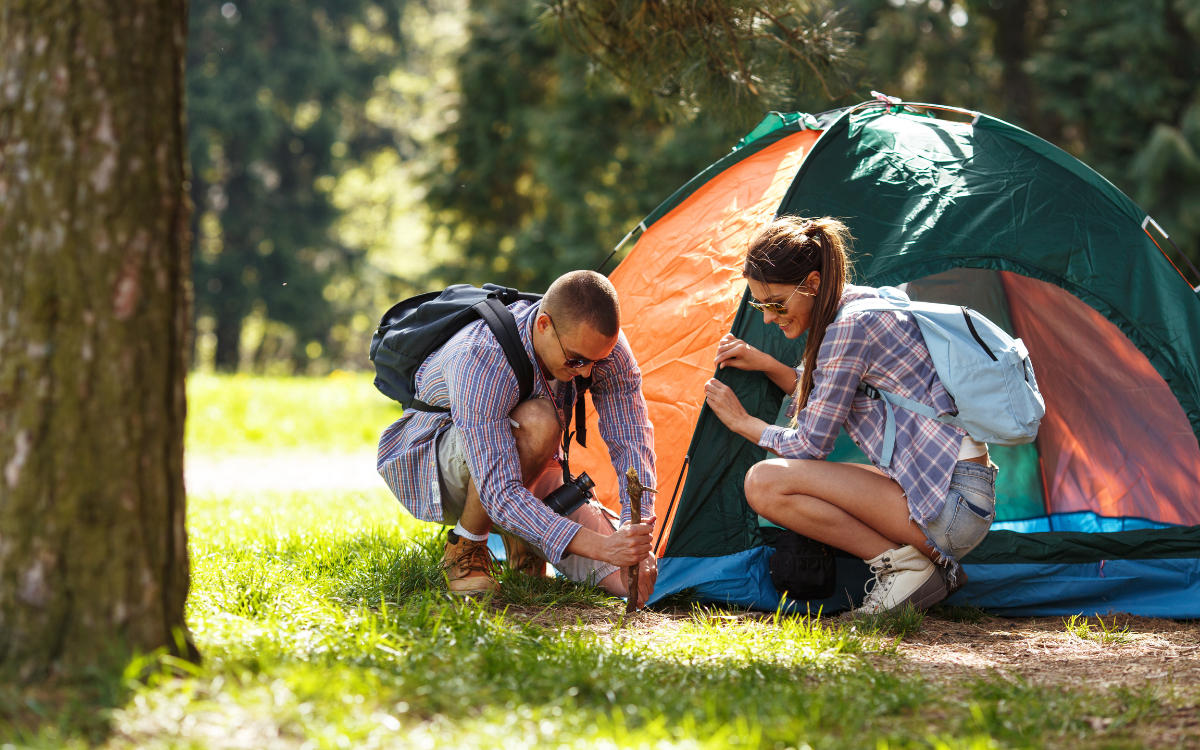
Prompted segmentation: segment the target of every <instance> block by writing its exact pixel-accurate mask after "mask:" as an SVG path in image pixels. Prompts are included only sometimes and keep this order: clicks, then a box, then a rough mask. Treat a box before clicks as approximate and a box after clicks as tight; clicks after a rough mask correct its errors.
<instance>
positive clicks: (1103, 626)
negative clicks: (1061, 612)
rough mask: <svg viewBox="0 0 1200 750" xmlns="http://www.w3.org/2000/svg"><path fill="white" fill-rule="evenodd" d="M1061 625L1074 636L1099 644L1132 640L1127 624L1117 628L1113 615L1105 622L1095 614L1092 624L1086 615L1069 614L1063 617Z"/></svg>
mask: <svg viewBox="0 0 1200 750" xmlns="http://www.w3.org/2000/svg"><path fill="white" fill-rule="evenodd" d="M1063 626H1064V627H1065V628H1066V631H1067V632H1068V633H1070V634H1071V635H1073V636H1075V637H1076V638H1079V639H1081V640H1085V641H1094V642H1096V643H1099V644H1100V645H1101V646H1108V645H1122V644H1125V643H1131V642H1132V641H1133V636H1132V635H1130V633H1129V626H1128V625H1126V626H1125V627H1122V628H1118V627H1117V618H1116V617H1115V616H1114V617H1112V618H1111V622H1107V623H1106V622H1104V618H1103V617H1101V616H1100V615H1099V614H1097V615H1096V624H1095V625H1093V624H1092V623H1091V621H1090V619H1089V618H1087V617H1081V616H1080V615H1071V616H1070V617H1068V618H1064V619H1063Z"/></svg>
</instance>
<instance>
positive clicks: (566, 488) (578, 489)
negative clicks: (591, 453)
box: [542, 472, 596, 517]
mask: <svg viewBox="0 0 1200 750" xmlns="http://www.w3.org/2000/svg"><path fill="white" fill-rule="evenodd" d="M595 486H596V483H595V482H593V481H592V478H591V477H589V476H588V475H587V472H584V473H582V474H580V475H579V476H577V477H575V478H574V479H572V480H571V481H569V482H567V483H566V484H564V485H563V486H562V487H559V488H558V489H556V490H555V491H554V492H551V493H550V494H549V495H546V499H545V500H543V501H542V502H544V503H545V504H546V505H547V506H549V508H550V510H552V511H554V512H555V513H557V514H558V515H560V516H564V517H566V516H569V515H571V514H572V513H574V512H575V511H577V510H579V508H580V506H582V505H583V504H584V503H586V502H587V501H588V500H590V499H591V498H592V488H593V487H595Z"/></svg>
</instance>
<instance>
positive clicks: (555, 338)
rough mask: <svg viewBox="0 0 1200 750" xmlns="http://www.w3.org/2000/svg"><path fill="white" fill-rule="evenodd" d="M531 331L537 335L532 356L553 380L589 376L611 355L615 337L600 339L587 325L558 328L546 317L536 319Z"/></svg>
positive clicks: (541, 316) (544, 315) (615, 341)
mask: <svg viewBox="0 0 1200 750" xmlns="http://www.w3.org/2000/svg"><path fill="white" fill-rule="evenodd" d="M534 327H535V329H536V330H537V331H538V333H539V334H540V335H539V336H538V337H537V339H536V340H535V342H534V347H533V349H534V353H536V354H537V356H538V359H539V360H541V364H542V366H543V367H544V368H545V369H546V370H547V371H548V372H549V373H550V375H551V376H552V377H553V378H554V379H555V380H563V381H566V380H570V379H571V378H573V377H575V376H577V375H578V376H582V377H588V376H590V375H591V374H592V366H593V365H594V364H595V363H596V362H598V361H599V360H602V359H604V358H605V357H607V356H608V355H610V354H612V350H613V349H614V348H615V347H616V345H617V337H616V336H603V335H601V334H600V333H598V332H597V331H596V329H594V328H592V327H591V326H590V325H588V324H587V323H582V324H579V325H574V326H562V327H559V326H557V325H556V324H555V323H554V321H553V320H552V319H551V318H550V316H549V315H547V314H546V313H541V314H540V315H538V317H537V321H536V322H535V323H534ZM570 360H576V361H578V360H584V361H585V364H582V365H580V366H572V365H575V364H577V362H571V361H570Z"/></svg>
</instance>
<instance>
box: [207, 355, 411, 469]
mask: <svg viewBox="0 0 1200 750" xmlns="http://www.w3.org/2000/svg"><path fill="white" fill-rule="evenodd" d="M402 413H403V410H402V409H401V408H400V405H399V404H397V403H396V402H394V401H391V400H389V399H387V398H386V397H384V396H383V395H382V394H380V393H379V391H377V390H376V389H375V386H374V385H373V384H372V377H371V376H370V375H368V374H365V373H348V372H342V371H340V370H339V371H335V372H334V373H333V374H331V375H329V376H328V377H324V378H265V377H251V376H247V375H234V376H229V375H195V374H194V375H191V376H190V377H189V378H188V420H187V437H186V440H187V448H188V450H189V451H193V452H197V453H205V454H210V455H211V454H215V455H222V454H225V455H228V454H246V453H248V452H249V453H264V452H281V451H287V450H296V449H303V450H305V451H312V452H318V451H321V452H324V451H330V452H355V451H370V450H373V449H374V448H375V446H376V445H378V443H379V435H380V433H382V432H383V430H384V428H385V427H387V426H388V425H389V424H391V423H392V422H394V421H396V419H397V418H399V416H400V415H401V414H402Z"/></svg>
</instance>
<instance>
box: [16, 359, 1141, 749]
mask: <svg viewBox="0 0 1200 750" xmlns="http://www.w3.org/2000/svg"><path fill="white" fill-rule="evenodd" d="M364 383H365V381H363V380H361V379H360V380H357V381H348V382H338V381H324V380H321V381H316V380H314V381H302V382H300V383H290V382H287V381H269V380H265V379H259V380H254V379H243V378H226V379H213V380H211V381H207V382H205V381H200V382H197V381H195V380H194V381H193V383H192V388H193V391H192V393H193V418H194V419H195V418H197V417H196V415H197V414H205V413H208V412H206V409H207V407H209V406H210V405H212V404H217V405H218V406H220V408H221V409H222V410H229V411H223V412H222V413H227V414H235V413H240V414H242V415H243V416H240V417H238V418H237V419H231V420H224V421H223V420H220V419H210V420H209V423H210V424H212V423H217V422H220V423H222V424H221V429H230V430H232V429H233V427H231V426H230V425H235V424H240V425H243V426H246V425H253V424H258V423H259V421H258V420H260V419H261V415H263V414H267V415H271V414H273V415H276V416H278V415H280V414H284V413H288V412H289V411H293V410H295V413H294V414H293V416H294V417H295V418H296V420H297V422H296V424H298V425H305V427H304V429H300V428H297V430H296V431H294V432H292V433H290V434H291V437H290V438H289V439H294V440H297V441H300V442H299V443H297V444H299V445H303V446H304V447H305V448H306V449H312V448H313V446H314V445H317V446H320V447H325V448H330V447H338V448H339V449H340V448H342V447H346V446H352V445H354V444H355V442H354V441H355V440H358V439H360V438H356V437H355V435H356V433H355V429H356V428H355V425H354V424H353V423H354V419H352V418H351V417H347V416H345V415H331V416H328V417H322V416H320V415H318V414H316V413H317V412H320V411H321V409H320V408H318V406H317V405H320V404H328V403H330V402H331V400H332V399H333V397H332V396H329V394H328V393H326V391H324V390H322V388H325V389H326V390H328V391H329V392H330V393H333V394H335V395H336V394H342V396H345V395H346V394H353V393H356V392H359V390H361V388H362V386H363V385H364ZM322 384H324V385H322ZM365 385H366V386H367V387H369V383H365ZM209 387H211V388H215V389H216V391H215V395H214V394H213V393H210V394H209V396H205V395H204V394H205V393H206V391H205V390H204V389H205V388H209ZM210 397H211V398H210ZM338 397H339V398H340V397H341V396H338ZM206 398H207V399H209V400H208V401H206V400H205V399H206ZM259 401H264V402H265V403H258V402H259ZM363 403H368V400H367V399H366V398H365V397H364V401H363ZM237 404H241V406H237V408H234V406H235V405H237ZM251 407H252V408H251ZM355 408H357V407H355ZM239 409H240V410H241V411H240V412H239V411H238V410H239ZM346 411H347V412H348V413H350V414H353V413H354V412H353V410H352V409H351V408H350V407H347V409H346ZM252 412H253V413H254V414H257V415H260V416H256V417H254V418H253V419H252V418H250V416H249V415H250V414H251V413H252ZM359 413H360V414H361V413H369V414H373V415H374V414H375V411H374V410H372V409H366V410H365V411H363V412H359ZM210 416H211V414H210ZM376 416H377V417H379V418H378V419H377V424H376V425H375V426H372V427H371V428H370V429H371V432H372V434H371V435H370V437H371V441H372V442H373V441H374V439H375V437H376V436H375V435H374V434H373V433H374V430H375V429H376V427H377V426H378V424H383V423H386V422H387V421H388V419H390V417H386V418H384V417H382V416H379V415H376ZM326 418H327V419H328V420H330V421H329V423H328V425H327V426H326V427H324V428H322V429H321V430H316V429H315V428H311V427H310V425H313V424H324V423H322V422H321V419H326ZM373 418H375V417H373ZM206 419H207V418H206ZM269 421H270V420H268V422H269ZM195 424H197V423H196V422H193V423H190V424H189V430H193V429H198V428H196V427H195ZM365 430H366V428H361V430H360V431H363V432H365ZM213 434H215V433H211V432H209V433H204V435H206V437H203V439H198V438H195V437H194V436H190V437H189V439H190V440H192V441H193V442H192V443H190V447H191V448H192V449H193V450H195V449H197V447H198V446H207V447H208V448H209V449H212V450H226V449H229V447H230V446H236V445H240V446H243V447H247V448H253V449H261V448H271V447H279V445H280V444H279V443H277V442H272V441H275V440H276V439H277V438H276V437H270V439H267V436H265V434H264V435H251V434H249V433H247V434H246V435H241V436H238V435H233V436H231V437H229V438H228V439H220V440H214V438H213ZM331 434H336V435H340V437H336V439H334V438H331V437H330V435H331ZM197 441H198V442H197ZM188 531H189V544H190V552H191V561H192V589H191V594H190V597H189V600H188V611H187V616H188V623H189V627H190V629H191V633H192V636H193V638H194V641H195V643H196V645H197V646H198V648H199V650H200V653H201V654H202V657H203V660H202V662H201V664H200V665H198V666H197V665H191V664H187V663H184V662H180V661H178V660H175V659H172V658H170V657H164V656H162V655H161V654H151V655H143V656H141V657H138V658H135V659H133V660H128V659H126V660H125V661H124V662H121V663H120V665H119V666H118V668H117V669H116V670H115V671H114V670H112V669H109V670H107V671H105V670H102V669H98V670H97V673H96V674H95V675H94V677H93V679H90V680H88V681H86V682H85V683H83V684H77V685H76V684H72V685H49V686H42V687H36V688H21V687H17V686H11V685H10V686H0V748H2V750H9V745H12V746H13V747H14V748H15V747H34V748H58V747H86V746H99V745H104V746H107V747H111V748H132V747H138V748H168V747H181V748H193V747H194V748H202V747H252V748H257V747H289V748H290V747H303V748H331V749H332V748H348V747H368V748H374V747H398V748H407V747H422V748H426V747H505V748H525V747H529V748H542V747H544V748H563V747H566V748H594V747H599V748H624V747H644V748H726V747H739V748H740V747H745V748H769V749H772V750H774V749H775V748H779V749H781V750H782V748H802V747H809V748H823V749H830V750H834V749H837V748H863V747H866V748H884V747H886V748H980V749H982V748H1009V747H1013V748H1024V747H1029V748H1034V747H1047V746H1049V747H1066V746H1071V747H1072V748H1073V750H1074V749H1075V748H1088V747H1117V746H1128V745H1130V744H1131V743H1133V740H1132V739H1130V737H1131V736H1132V735H1131V732H1132V731H1133V730H1134V729H1136V728H1137V727H1138V726H1139V725H1140V724H1142V723H1144V722H1147V721H1153V720H1154V718H1155V717H1156V716H1158V715H1159V714H1160V713H1161V712H1162V711H1163V706H1162V703H1161V702H1160V700H1159V699H1158V698H1156V697H1155V695H1154V694H1153V693H1152V692H1150V691H1149V690H1147V691H1143V692H1127V691H1126V692H1120V691H1118V692H1116V693H1112V694H1108V693H1100V692H1095V691H1091V690H1089V689H1087V688H1085V687H1079V686H1071V688H1070V689H1067V688H1048V687H1041V686H1037V685H1031V684H1028V683H1025V682H1022V681H1020V680H1013V679H1012V678H1002V677H1001V676H998V675H986V674H985V675H983V676H981V677H980V678H979V679H978V680H974V681H966V682H958V683H953V684H949V685H947V684H940V683H934V682H931V681H929V680H926V679H925V678H923V677H921V675H920V674H918V673H916V672H915V671H913V670H912V669H911V667H910V666H908V665H907V663H906V662H904V661H903V660H902V659H901V657H900V656H899V655H898V653H897V650H896V643H898V641H899V639H900V638H901V637H903V636H904V635H905V634H908V633H911V632H913V631H914V630H915V629H917V628H920V627H921V623H922V617H921V615H920V613H912V612H905V613H900V614H899V615H897V616H894V617H891V618H881V619H880V621H879V622H872V623H865V622H862V621H858V622H855V623H837V622H829V621H827V620H824V619H821V618H818V617H781V616H778V615H776V616H774V617H767V618H762V619H751V618H741V617H731V616H729V614H727V613H724V612H722V611H721V610H719V609H715V608H712V607H698V606H694V605H692V608H691V609H690V610H687V609H685V608H686V607H687V606H689V604H690V602H689V599H690V597H689V596H681V597H679V600H678V601H677V602H676V604H677V605H678V606H679V607H680V609H678V610H676V611H677V612H681V613H682V614H678V615H676V616H674V617H673V619H671V620H670V621H668V622H666V623H664V624H661V625H659V626H657V627H655V628H645V627H639V624H640V623H644V622H646V620H647V618H648V617H653V615H652V616H645V615H640V616H637V617H635V618H634V619H632V620H631V619H626V618H625V616H624V614H623V604H622V602H621V601H620V600H617V599H613V598H611V597H609V596H607V595H606V594H605V593H604V592H602V591H600V590H598V589H595V588H593V587H588V586H577V585H574V584H571V583H568V582H566V581H564V580H562V579H543V580H534V579H531V578H528V577H525V576H522V575H519V574H515V573H512V572H506V573H504V574H503V575H502V576H501V588H500V590H499V592H498V594H496V595H495V596H493V597H490V598H486V599H482V600H465V601H464V600H455V599H452V598H451V597H449V596H448V595H447V593H446V591H445V584H444V581H443V580H442V577H441V575H440V572H439V567H438V566H439V563H440V558H441V552H442V540H443V538H444V537H443V534H442V531H441V529H440V528H437V527H431V526H428V525H425V524H421V523H418V522H415V521H413V520H412V519H411V518H410V517H409V516H408V515H407V514H406V513H404V512H403V511H402V510H401V508H400V506H399V505H398V503H397V502H396V501H395V499H394V498H392V497H391V496H390V495H389V494H388V493H387V491H386V490H381V491H370V492H334V491H320V492H274V493H271V492H253V493H250V492H242V493H231V494H223V495H205V496H199V497H190V498H189V515H188ZM851 627H853V629H851ZM101 661H105V660H101ZM107 661H108V662H111V661H112V659H108V660H107ZM121 666H123V669H122V668H120V667H121Z"/></svg>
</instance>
